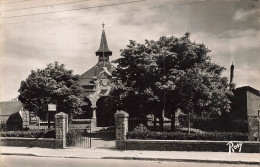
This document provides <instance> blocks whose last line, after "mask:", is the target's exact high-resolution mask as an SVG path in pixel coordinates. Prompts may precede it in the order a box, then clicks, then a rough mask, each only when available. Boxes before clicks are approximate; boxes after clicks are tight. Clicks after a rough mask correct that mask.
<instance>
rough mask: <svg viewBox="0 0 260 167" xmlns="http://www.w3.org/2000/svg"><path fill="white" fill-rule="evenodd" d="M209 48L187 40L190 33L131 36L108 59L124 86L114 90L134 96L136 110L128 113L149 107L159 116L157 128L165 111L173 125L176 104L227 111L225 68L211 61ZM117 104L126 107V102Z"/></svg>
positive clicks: (187, 108) (209, 112)
mask: <svg viewBox="0 0 260 167" xmlns="http://www.w3.org/2000/svg"><path fill="white" fill-rule="evenodd" d="M209 52H210V50H209V49H208V48H207V47H206V46H205V45H204V44H197V43H195V42H191V40H190V33H185V35H184V36H183V37H181V38H177V37H174V36H171V37H165V36H163V37H161V38H160V39H159V40H158V41H153V40H150V41H149V40H146V41H145V44H139V43H136V42H135V41H132V40H131V41H130V44H129V45H127V48H125V49H123V50H121V57H120V58H119V59H117V60H115V61H114V62H115V63H118V66H117V71H116V74H117V77H118V78H119V79H120V80H121V81H122V84H123V85H124V86H125V89H124V91H123V90H121V91H118V90H117V91H116V92H121V94H124V98H123V99H127V98H128V99H129V97H131V96H133V95H135V96H136V99H138V98H139V101H138V106H137V108H139V110H138V109H137V110H135V111H134V112H138V113H137V114H144V113H143V112H144V111H145V112H146V113H145V114H148V113H149V112H153V114H154V115H157V116H158V117H160V120H161V127H162V128H163V126H162V119H163V116H164V115H165V113H168V115H171V120H172V123H171V125H172V129H174V124H175V123H174V122H175V112H176V111H177V109H181V110H182V111H183V112H185V113H189V112H190V113H193V114H202V113H203V114H206V115H208V116H212V115H219V114H221V113H224V112H229V110H230V100H229V98H228V97H229V96H232V92H231V91H230V90H229V89H228V86H229V85H228V83H227V78H226V77H223V76H221V75H222V72H223V71H224V70H225V68H224V67H221V66H219V65H217V64H215V63H213V62H212V61H211V58H210V56H208V53H209ZM137 97H138V98H137ZM122 103H123V105H124V106H125V109H126V110H128V109H127V106H128V103H129V102H127V101H125V100H122ZM150 104H156V106H157V107H154V105H150ZM155 110H156V111H155Z"/></svg>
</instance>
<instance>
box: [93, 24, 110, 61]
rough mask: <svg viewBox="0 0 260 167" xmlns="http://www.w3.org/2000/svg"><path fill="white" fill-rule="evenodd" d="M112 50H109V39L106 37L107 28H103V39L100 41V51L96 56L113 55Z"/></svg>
mask: <svg viewBox="0 0 260 167" xmlns="http://www.w3.org/2000/svg"><path fill="white" fill-rule="evenodd" d="M111 55H112V51H110V50H109V48H108V45H107V39H106V34H105V30H104V29H103V30H102V35H101V41H100V46H99V49H98V51H96V56H101V57H102V56H111Z"/></svg>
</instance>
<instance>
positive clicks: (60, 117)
mask: <svg viewBox="0 0 260 167" xmlns="http://www.w3.org/2000/svg"><path fill="white" fill-rule="evenodd" d="M67 131H68V115H67V114H65V113H63V112H60V113H58V114H56V115H55V132H56V139H57V142H56V143H55V148H65V147H66V133H67Z"/></svg>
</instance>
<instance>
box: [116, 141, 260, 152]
mask: <svg viewBox="0 0 260 167" xmlns="http://www.w3.org/2000/svg"><path fill="white" fill-rule="evenodd" d="M227 143H228V141H197V140H125V141H121V143H120V144H121V145H123V146H124V148H125V150H152V151H153V150H154V151H212V152H228V151H229V147H228V145H227ZM233 143H234V144H237V143H242V149H241V152H247V153H260V142H248V141H243V142H241V141H234V142H233ZM121 149H123V148H121ZM235 151H236V152H238V150H235Z"/></svg>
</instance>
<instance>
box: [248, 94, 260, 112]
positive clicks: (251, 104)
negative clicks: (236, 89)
mask: <svg viewBox="0 0 260 167" xmlns="http://www.w3.org/2000/svg"><path fill="white" fill-rule="evenodd" d="M258 110H260V97H259V96H257V95H255V94H254V93H251V92H249V91H247V116H258Z"/></svg>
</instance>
